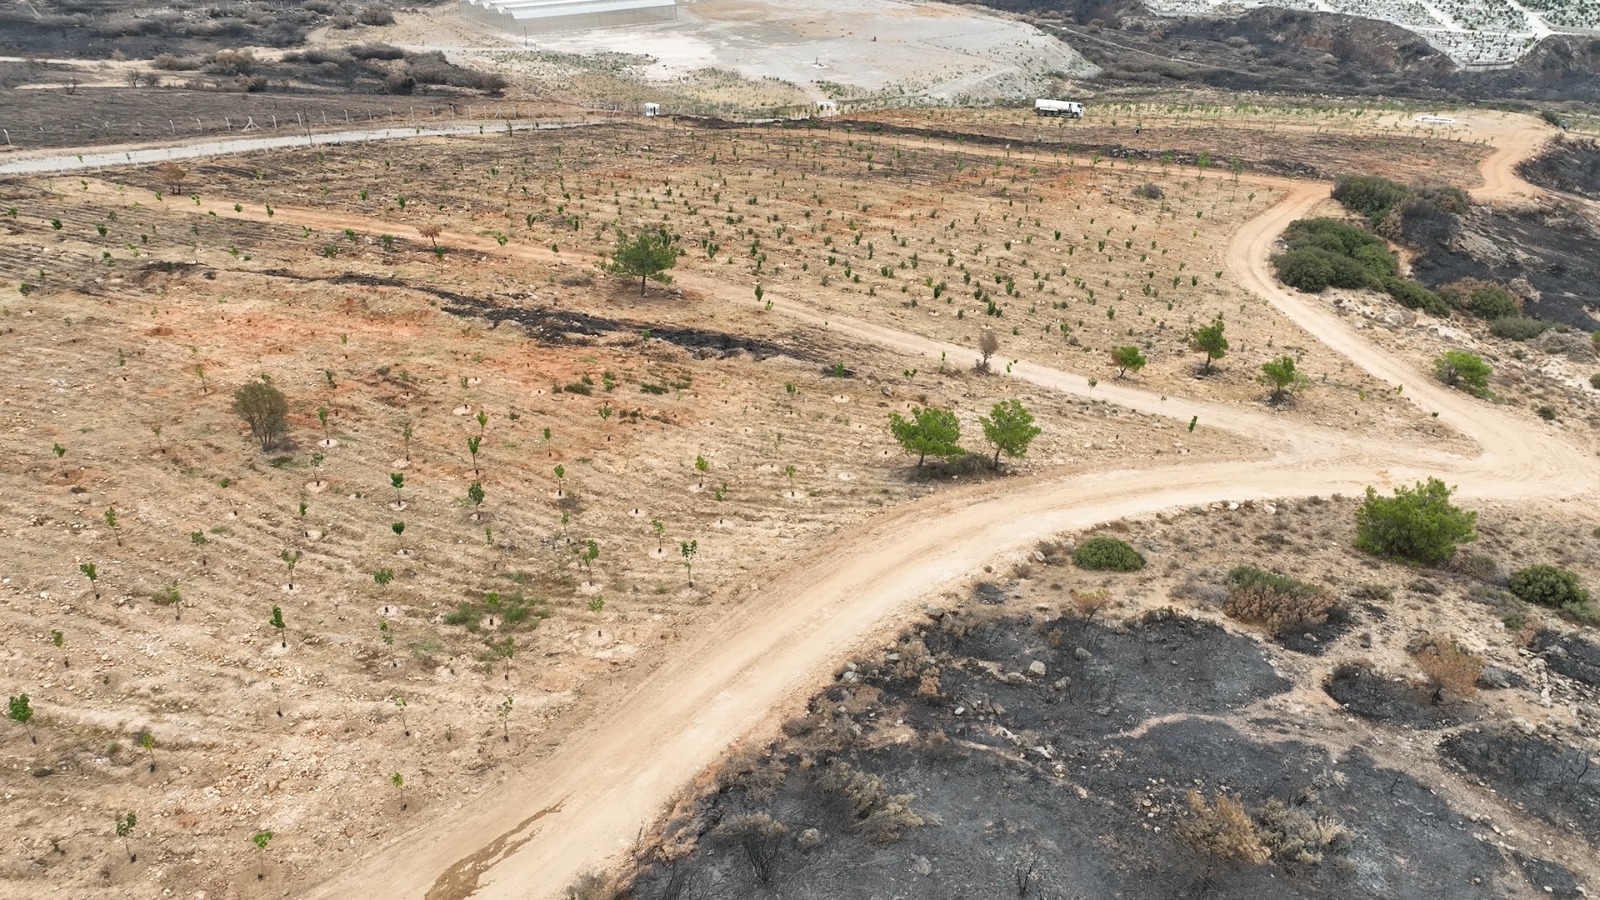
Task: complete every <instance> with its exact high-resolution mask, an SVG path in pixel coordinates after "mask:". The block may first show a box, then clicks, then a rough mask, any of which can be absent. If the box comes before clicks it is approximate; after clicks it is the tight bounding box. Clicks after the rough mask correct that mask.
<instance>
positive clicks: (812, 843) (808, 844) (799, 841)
mask: <svg viewBox="0 0 1600 900" xmlns="http://www.w3.org/2000/svg"><path fill="white" fill-rule="evenodd" d="M794 845H795V846H796V847H799V848H800V849H801V850H815V849H816V848H818V847H820V846H822V832H820V831H818V830H817V829H815V828H807V829H806V830H805V831H802V832H800V834H798V835H797V836H796V837H795V839H794Z"/></svg>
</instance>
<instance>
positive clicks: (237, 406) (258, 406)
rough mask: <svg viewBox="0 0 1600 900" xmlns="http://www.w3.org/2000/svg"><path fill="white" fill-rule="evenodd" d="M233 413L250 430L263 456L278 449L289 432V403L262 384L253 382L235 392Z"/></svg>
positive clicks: (277, 391)
mask: <svg viewBox="0 0 1600 900" xmlns="http://www.w3.org/2000/svg"><path fill="white" fill-rule="evenodd" d="M233 411H234V414H235V415H237V416H239V417H240V418H242V419H244V421H245V424H246V425H249V426H250V434H251V435H252V436H253V437H254V438H255V439H256V442H257V443H259V444H260V445H261V451H262V452H263V453H265V452H267V451H268V450H271V449H272V448H273V447H275V446H277V443H278V441H280V440H282V439H283V436H284V435H285V434H287V433H288V431H289V418H288V417H289V401H288V400H286V399H284V396H283V392H282V391H280V390H278V389H277V388H275V387H273V386H272V385H270V384H268V383H266V382H265V381H252V382H250V383H249V384H246V385H244V386H242V387H240V388H239V389H238V390H236V391H234V392H233Z"/></svg>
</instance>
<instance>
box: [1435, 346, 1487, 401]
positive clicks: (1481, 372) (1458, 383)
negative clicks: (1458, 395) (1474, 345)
mask: <svg viewBox="0 0 1600 900" xmlns="http://www.w3.org/2000/svg"><path fill="white" fill-rule="evenodd" d="M1433 374H1434V375H1435V376H1437V377H1438V379H1439V380H1440V381H1442V382H1444V383H1445V384H1447V385H1449V386H1450V387H1459V388H1461V389H1462V390H1464V391H1466V392H1467V393H1469V394H1471V395H1472V396H1474V397H1482V396H1485V395H1487V394H1488V393H1489V376H1490V375H1492V374H1494V370H1493V369H1491V368H1489V364H1488V363H1486V362H1484V361H1483V357H1481V356H1479V355H1478V354H1476V353H1468V352H1467V351H1465V350H1446V351H1445V352H1444V353H1441V354H1439V356H1438V357H1437V358H1436V359H1434V361H1433Z"/></svg>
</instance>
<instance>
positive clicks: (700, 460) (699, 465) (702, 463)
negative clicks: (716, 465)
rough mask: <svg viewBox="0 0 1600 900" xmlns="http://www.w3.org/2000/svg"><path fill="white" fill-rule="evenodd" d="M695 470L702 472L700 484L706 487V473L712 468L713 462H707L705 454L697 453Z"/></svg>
mask: <svg viewBox="0 0 1600 900" xmlns="http://www.w3.org/2000/svg"><path fill="white" fill-rule="evenodd" d="M694 470H695V471H696V472H699V473H700V476H701V477H700V485H701V486H702V487H704V486H705V483H706V479H705V474H706V473H707V472H709V471H710V470H711V463H709V462H706V458H705V457H704V456H702V455H700V454H698V453H696V454H695V456H694Z"/></svg>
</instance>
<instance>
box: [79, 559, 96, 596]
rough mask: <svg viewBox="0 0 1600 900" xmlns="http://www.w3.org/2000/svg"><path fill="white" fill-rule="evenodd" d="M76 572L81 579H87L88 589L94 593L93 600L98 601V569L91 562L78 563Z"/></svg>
mask: <svg viewBox="0 0 1600 900" xmlns="http://www.w3.org/2000/svg"><path fill="white" fill-rule="evenodd" d="M78 571H79V572H82V573H83V577H85V578H87V579H89V587H90V589H92V590H93V591H94V598H95V599H96V600H99V599H100V568H99V567H98V566H96V565H95V564H94V563H92V562H86V563H79V564H78Z"/></svg>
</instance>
